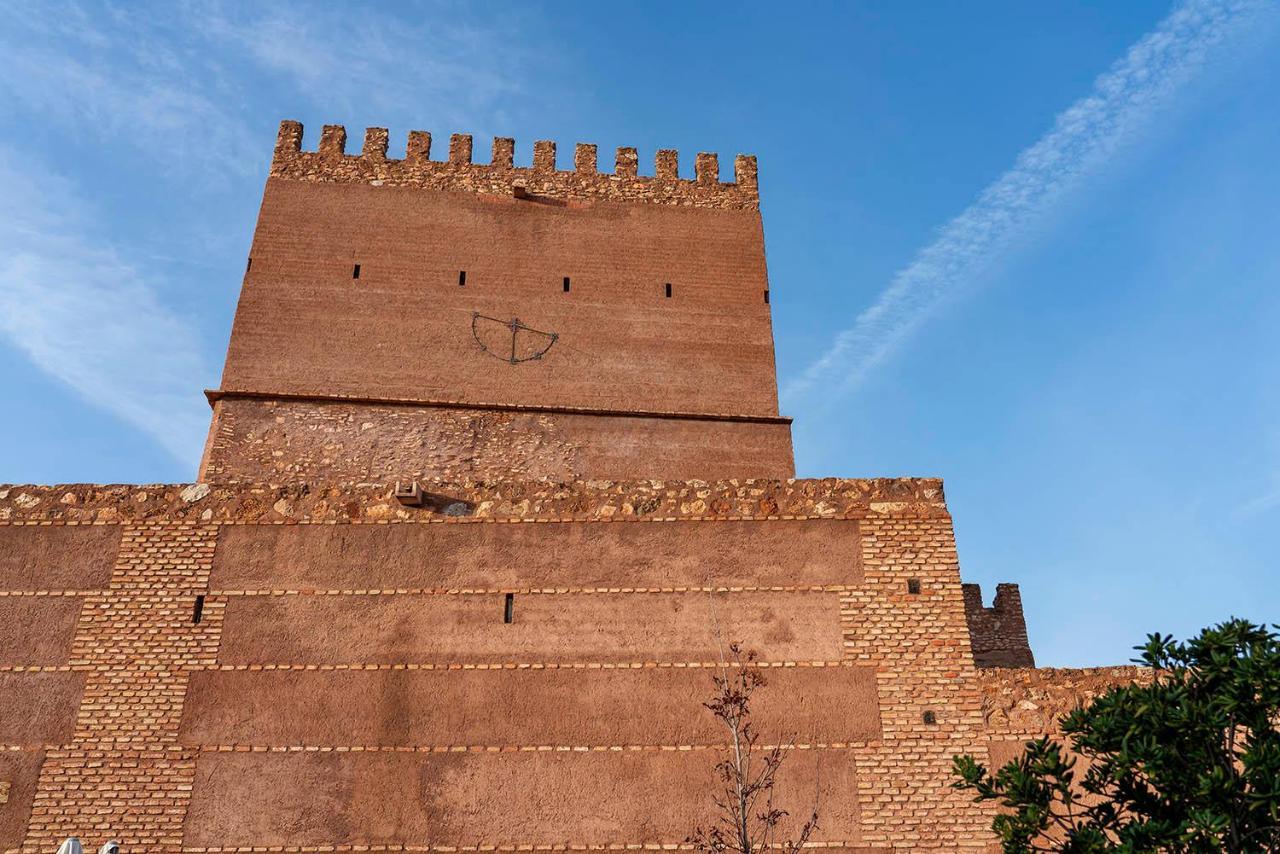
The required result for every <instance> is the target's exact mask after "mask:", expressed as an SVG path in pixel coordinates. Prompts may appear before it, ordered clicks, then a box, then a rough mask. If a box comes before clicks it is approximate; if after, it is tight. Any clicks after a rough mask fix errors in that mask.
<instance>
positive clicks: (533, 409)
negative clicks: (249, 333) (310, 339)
mask: <svg viewBox="0 0 1280 854" xmlns="http://www.w3.org/2000/svg"><path fill="white" fill-rule="evenodd" d="M204 396H205V399H206V400H208V401H209V405H210V406H213V405H214V404H215V403H217V402H218V401H219V400H268V401H297V402H305V403H346V404H355V405H364V406H398V407H409V408H413V407H419V408H423V409H482V410H487V411H494V412H530V413H546V414H549V415H600V416H606V417H610V418H667V419H670V420H673V421H735V422H742V423H745V424H791V423H792V421H793V419H792V418H790V417H789V416H786V415H743V414H740V413H732V412H686V411H682V410H657V409H609V408H604V407H592V406H538V405H532V404H525V403H495V402H492V401H467V400H439V399H435V398H425V397H422V398H420V397H373V396H368V395H353V394H334V393H332V392H328V393H322V392H308V391H262V390H248V389H226V388H217V389H215V388H207V389H205V390H204Z"/></svg>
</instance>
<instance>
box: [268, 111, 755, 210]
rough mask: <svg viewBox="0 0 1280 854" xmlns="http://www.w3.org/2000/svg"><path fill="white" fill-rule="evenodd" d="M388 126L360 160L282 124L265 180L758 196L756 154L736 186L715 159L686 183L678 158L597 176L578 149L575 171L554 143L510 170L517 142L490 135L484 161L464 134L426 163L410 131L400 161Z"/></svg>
mask: <svg viewBox="0 0 1280 854" xmlns="http://www.w3.org/2000/svg"><path fill="white" fill-rule="evenodd" d="M387 141H388V134H387V129H386V128H368V129H367V130H366V131H365V137H364V144H363V146H362V148H361V151H360V153H359V154H347V150H346V149H347V131H346V128H344V127H343V126H342V125H325V126H324V130H323V131H322V132H321V134H320V145H319V147H318V149H317V150H316V151H303V150H302V123H301V122H295V121H283V122H281V123H280V134H279V136H278V137H277V139H276V149H275V156H274V157H273V158H272V161H271V176H272V177H275V178H288V179H292V180H299V181H317V182H332V183H362V184H369V185H372V186H376V187H415V188H422V189H432V190H447V191H456V192H474V193H484V194H488V195H499V196H508V197H514V198H518V199H534V200H537V199H545V200H553V201H622V202H648V203H652V204H664V205H680V206H685V207H701V208H722V209H727V210H758V209H759V207H760V191H759V183H758V179H757V170H756V159H755V157H754V156H751V155H746V154H739V155H738V156H737V158H736V159H735V160H734V180H733V181H731V182H726V181H721V180H720V159H719V157H718V156H717V155H715V154H708V153H705V152H703V153H699V154H698V155H697V157H696V158H695V160H694V175H695V177H694V178H692V179H686V178H681V177H680V174H679V164H680V154H679V152H677V151H672V150H669V149H664V150H662V151H659V152H657V154H656V156H655V160H654V175H653V176H652V177H649V176H642V175H640V174H639V156H638V155H637V153H636V149H634V148H619V149H618V150H617V153H616V155H615V157H614V168H613V171H612V172H602V171H600V169H599V165H598V152H597V149H596V146H594V145H590V144H586V143H578V145H577V146H576V147H575V149H574V153H573V169H571V170H562V169H559V168H557V164H556V144H555V143H554V142H550V141H547V140H539V141H537V142H535V143H534V144H533V166H532V167H530V168H526V167H517V166H516V165H515V140H513V139H510V138H508V137H495V138H494V140H493V148H492V153H491V155H490V159H489V162H488V163H476V162H474V157H473V150H472V138H471V136H470V134H453V135H452V136H451V137H450V138H449V156H448V159H447V160H432V159H431V134H429V133H427V132H426V131H417V130H415V131H410V132H409V139H408V143H407V145H406V147H405V157H404V159H403V160H392V159H389V158H388V157H387Z"/></svg>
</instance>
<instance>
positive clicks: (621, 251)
mask: <svg viewBox="0 0 1280 854" xmlns="http://www.w3.org/2000/svg"><path fill="white" fill-rule="evenodd" d="M250 254H251V256H252V258H253V265H252V268H251V269H250V270H249V271H248V273H247V274H246V276H245V282H244V288H243V290H242V292H241V296H240V304H239V308H238V309H237V311H236V319H235V325H234V327H233V330H232V336H231V346H230V349H229V351H228V354H227V363H226V369H225V371H224V373H223V379H222V386H223V388H225V389H230V390H244V391H261V392H273V391H274V392H304V393H305V392H311V393H324V394H347V395H357V396H361V397H373V398H418V399H422V398H425V399H431V400H451V401H457V402H479V403H508V404H529V405H538V406H570V407H591V408H604V409H626V410H646V411H654V412H664V411H679V412H706V413H733V414H742V415H776V414H777V412H778V402H777V386H776V383H775V379H774V364H773V335H772V328H771V322H770V313H769V306H768V305H767V304H766V303H765V301H764V291H765V290H766V288H767V287H768V281H767V278H766V274H765V262H764V243H763V234H762V230H761V223H760V215H759V213H758V212H756V211H734V210H713V209H700V208H684V207H674V206H649V205H643V204H632V203H616V202H601V203H598V204H588V205H585V206H572V207H570V206H561V205H545V204H530V203H524V202H519V201H516V200H514V199H511V198H506V199H501V198H491V197H481V196H477V195H473V194H470V193H446V192H439V191H434V190H426V189H422V190H419V189H402V188H389V187H371V186H367V185H356V184H346V185H338V184H328V183H319V182H312V181H295V180H287V179H281V178H272V179H270V180H268V182H267V188H266V192H265V195H264V197H263V203H262V210H261V213H260V215H259V220H258V227H257V231H256V233H255V235H254V240H253V247H252V249H251V253H250ZM356 264H359V265H360V277H359V278H358V279H353V278H352V273H353V270H354V265H356ZM464 270H465V271H466V274H467V278H466V285H465V287H459V285H458V274H459V272H460V271H464ZM566 276H568V277H570V280H571V290H570V292H569V293H565V292H564V290H563V280H564V278H565V277H566ZM668 282H669V283H671V284H672V294H673V295H672V297H671V298H670V299H668V298H666V297H665V296H664V294H665V288H664V286H665V284H666V283H668ZM477 312H478V313H479V314H481V315H484V316H487V317H492V318H496V319H498V320H499V321H504V322H505V321H509V320H510V319H511V318H513V317H514V318H519V320H520V321H521V322H522V323H524V324H526V325H527V326H530V327H533V328H534V329H537V330H541V331H544V332H554V333H556V334H557V335H558V336H559V338H558V340H557V341H556V343H555V344H554V345H553V346H552V347H551V349H550V350H549V351H547V353H546V354H545V356H543V358H541V359H538V360H535V361H528V362H521V363H519V364H515V365H512V364H509V363H507V362H504V361H502V360H501V359H499V358H496V357H495V356H494V355H492V354H490V353H488V352H486V351H485V350H484V349H482V347H481V345H480V343H479V342H478V341H477V337H476V335H473V331H472V320H473V315H474V314H475V313H477ZM480 323H481V324H482V325H484V324H487V325H492V323H491V322H489V321H480ZM481 333H482V334H481V335H480V338H481V339H482V340H483V339H484V335H483V329H482V330H481ZM491 346H494V345H493V344H492V342H491Z"/></svg>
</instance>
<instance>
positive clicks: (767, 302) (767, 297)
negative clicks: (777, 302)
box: [764, 291, 769, 305]
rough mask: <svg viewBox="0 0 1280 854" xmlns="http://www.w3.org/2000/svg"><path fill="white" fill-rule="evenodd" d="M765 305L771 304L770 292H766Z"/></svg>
mask: <svg viewBox="0 0 1280 854" xmlns="http://www.w3.org/2000/svg"><path fill="white" fill-rule="evenodd" d="M764 304H765V305H768V304H769V292H768V291H765V292H764Z"/></svg>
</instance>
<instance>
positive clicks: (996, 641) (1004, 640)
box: [962, 584, 1036, 667]
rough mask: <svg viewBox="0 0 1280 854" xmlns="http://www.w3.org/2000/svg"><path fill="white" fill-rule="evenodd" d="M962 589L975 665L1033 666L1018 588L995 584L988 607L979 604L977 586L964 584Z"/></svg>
mask: <svg viewBox="0 0 1280 854" xmlns="http://www.w3.org/2000/svg"><path fill="white" fill-rule="evenodd" d="M962 589H963V592H964V612H965V618H966V619H967V620H968V623H969V637H970V641H971V643H972V645H973V659H974V663H975V664H977V665H978V667H1035V666H1036V662H1035V657H1034V656H1033V655H1032V654H1031V643H1030V642H1029V641H1028V640H1027V621H1026V618H1025V617H1023V615H1022V593H1021V591H1019V590H1018V585H1016V584H997V585H996V598H995V600H994V601H993V602H992V603H991V607H990V608H987V607H984V606H983V604H982V587H981V586H980V585H977V584H965V585H962Z"/></svg>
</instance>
